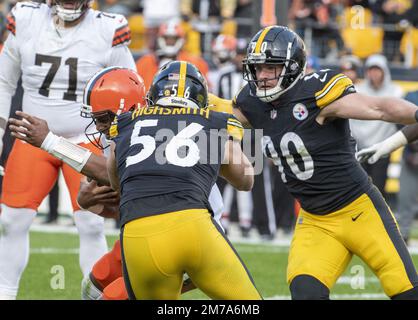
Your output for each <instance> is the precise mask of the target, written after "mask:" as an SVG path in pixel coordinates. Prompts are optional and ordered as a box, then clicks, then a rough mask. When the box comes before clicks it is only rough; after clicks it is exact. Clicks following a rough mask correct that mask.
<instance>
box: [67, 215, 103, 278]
mask: <svg viewBox="0 0 418 320" xmlns="http://www.w3.org/2000/svg"><path fill="white" fill-rule="evenodd" d="M74 221H75V225H76V227H77V230H78V234H79V237H80V267H81V271H82V272H83V276H84V277H88V275H89V273H90V271H91V269H92V268H93V265H94V263H95V262H96V261H97V260H99V259H100V258H101V257H102V256H103V255H104V254H105V253H106V252H107V243H106V237H105V234H104V219H103V218H102V217H100V216H98V215H96V214H94V213H91V212H88V211H81V210H79V211H75V212H74Z"/></svg>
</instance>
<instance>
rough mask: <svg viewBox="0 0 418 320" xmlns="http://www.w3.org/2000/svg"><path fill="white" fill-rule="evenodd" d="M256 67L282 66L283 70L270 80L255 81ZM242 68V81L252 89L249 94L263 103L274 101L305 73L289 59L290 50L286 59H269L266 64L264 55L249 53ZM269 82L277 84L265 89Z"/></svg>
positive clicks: (303, 68) (303, 69) (303, 67)
mask: <svg viewBox="0 0 418 320" xmlns="http://www.w3.org/2000/svg"><path fill="white" fill-rule="evenodd" d="M257 65H274V66H277V65H282V66H283V68H282V70H281V72H280V73H279V74H275V75H274V77H273V78H271V79H257V75H256V66H257ZM243 66H244V68H243V73H244V75H243V76H244V80H246V81H248V83H249V84H250V87H251V89H252V90H250V94H252V95H255V96H257V97H258V98H259V99H260V100H262V101H264V102H272V101H274V100H276V99H277V98H278V97H279V96H280V95H282V94H283V93H285V92H286V91H288V90H289V89H290V88H292V87H293V86H294V85H295V84H296V82H297V81H298V80H299V79H300V78H301V77H302V76H303V75H304V72H305V66H299V64H298V63H297V62H296V61H295V60H292V59H290V50H288V53H287V57H286V59H281V58H274V59H272V58H270V59H268V62H267V59H266V55H265V54H264V53H258V54H257V53H250V54H248V55H247V58H246V59H244V61H243ZM301 68H302V71H301ZM271 80H277V84H276V85H275V86H274V87H273V88H269V89H267V88H266V86H267V82H268V81H271ZM254 93H255V94H254Z"/></svg>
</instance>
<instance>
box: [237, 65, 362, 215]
mask: <svg viewBox="0 0 418 320" xmlns="http://www.w3.org/2000/svg"><path fill="white" fill-rule="evenodd" d="M353 92H355V89H354V86H353V83H352V82H351V80H350V79H349V78H347V77H346V76H345V75H343V74H341V73H337V72H335V71H332V70H321V71H320V72H318V73H313V74H309V75H306V76H305V77H303V78H301V79H300V80H299V81H298V82H297V83H296V84H295V85H294V86H293V87H292V88H290V89H289V90H288V91H287V92H285V93H283V94H282V95H281V96H280V97H279V98H278V100H276V101H275V102H274V103H275V105H274V106H273V105H272V104H270V103H265V102H262V101H261V100H260V99H258V98H257V97H255V96H253V95H251V94H250V87H249V84H247V85H246V86H245V87H243V89H242V90H241V91H240V92H239V93H238V95H237V96H236V97H235V99H234V102H235V107H238V108H239V109H240V110H241V112H242V113H243V115H244V116H245V117H246V118H247V120H248V121H249V123H250V124H251V126H252V127H253V128H254V129H263V130H264V131H263V141H262V146H263V152H264V154H265V155H266V156H267V157H269V158H271V159H272V160H273V162H274V163H275V165H277V166H278V170H279V172H280V173H281V178H282V180H283V182H284V183H285V184H286V186H287V188H288V190H289V191H290V193H291V194H292V195H293V196H294V197H295V198H296V199H297V200H298V201H299V202H300V204H301V206H302V208H303V209H304V210H305V211H308V212H310V213H313V214H318V215H324V214H328V213H331V212H333V211H335V210H338V209H340V208H342V207H344V206H345V205H346V204H349V203H350V202H352V201H353V200H355V199H356V198H357V197H359V196H360V195H361V194H362V193H364V192H366V191H367V190H368V188H369V187H370V182H369V181H368V177H367V175H366V173H365V171H364V170H363V169H362V168H361V166H360V164H359V163H358V161H357V160H356V159H355V155H354V154H355V141H354V139H353V138H352V137H351V133H350V128H349V123H348V120H346V119H335V120H333V121H328V122H326V123H325V124H323V125H321V124H319V123H318V122H317V121H316V118H317V116H318V114H319V113H320V111H321V109H322V108H325V107H326V106H327V105H329V104H330V103H331V102H333V101H335V100H337V99H339V98H341V97H343V96H345V95H347V94H350V93H353ZM279 196H280V195H279Z"/></svg>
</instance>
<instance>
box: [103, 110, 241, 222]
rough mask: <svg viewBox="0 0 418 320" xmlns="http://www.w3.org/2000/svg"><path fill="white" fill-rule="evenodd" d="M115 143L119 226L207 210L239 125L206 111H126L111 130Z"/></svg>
mask: <svg viewBox="0 0 418 320" xmlns="http://www.w3.org/2000/svg"><path fill="white" fill-rule="evenodd" d="M110 134H111V136H112V139H113V141H114V142H115V144H116V148H115V156H116V164H117V168H118V174H119V180H120V186H121V200H120V212H121V223H122V224H124V223H126V222H128V221H130V220H133V219H136V218H139V217H144V216H150V215H156V214H162V213H167V212H173V211H179V210H186V209H208V210H209V212H212V209H211V208H210V205H209V201H208V197H209V193H210V190H211V188H212V186H213V184H214V183H215V181H216V178H217V176H218V173H219V169H220V165H221V162H222V159H223V156H224V148H225V143H226V141H227V139H229V138H230V137H231V136H232V137H233V138H234V139H239V140H240V139H242V135H243V129H242V126H241V123H240V122H239V121H238V120H236V119H235V118H234V116H232V115H230V114H225V113H220V112H214V111H210V110H209V109H191V108H178V107H177V108H174V107H173V108H170V107H159V106H153V107H147V108H141V109H138V110H137V111H135V112H133V113H125V114H123V115H121V116H119V117H118V118H117V119H116V122H115V123H114V124H113V125H112V127H111V129H110Z"/></svg>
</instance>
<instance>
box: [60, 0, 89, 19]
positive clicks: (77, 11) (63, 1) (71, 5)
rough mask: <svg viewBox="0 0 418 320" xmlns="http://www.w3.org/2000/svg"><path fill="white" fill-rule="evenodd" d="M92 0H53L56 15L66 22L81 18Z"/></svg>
mask: <svg viewBox="0 0 418 320" xmlns="http://www.w3.org/2000/svg"><path fill="white" fill-rule="evenodd" d="M90 2H91V1H90V0H55V1H52V4H54V9H55V13H56V15H57V16H58V17H59V18H60V19H61V20H62V21H65V22H73V21H76V20H78V19H80V18H81V17H82V16H83V15H84V14H85V13H86V12H87V10H88V8H89V7H90Z"/></svg>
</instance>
